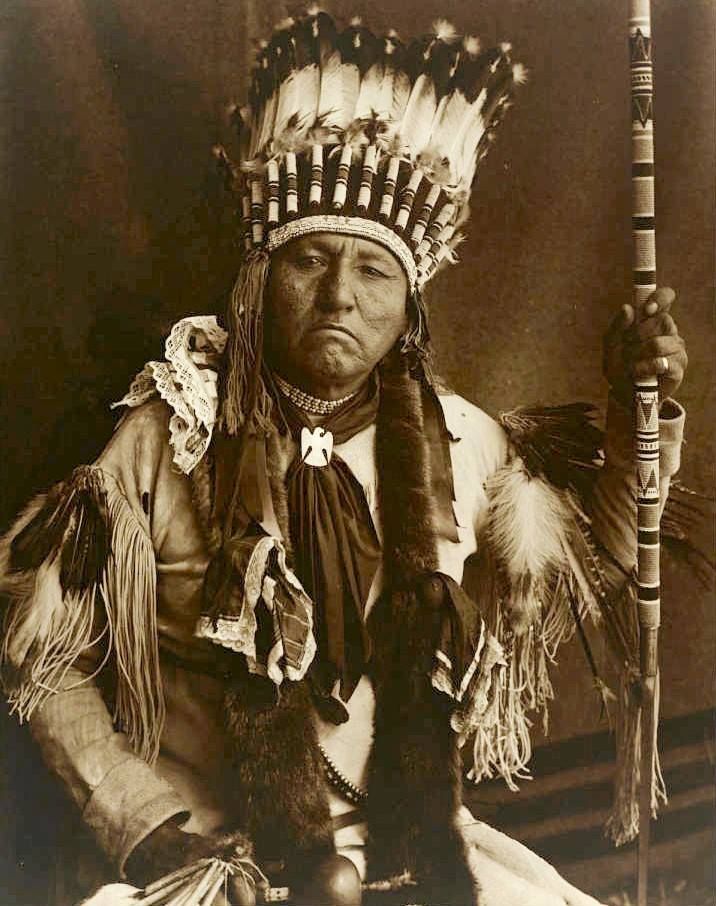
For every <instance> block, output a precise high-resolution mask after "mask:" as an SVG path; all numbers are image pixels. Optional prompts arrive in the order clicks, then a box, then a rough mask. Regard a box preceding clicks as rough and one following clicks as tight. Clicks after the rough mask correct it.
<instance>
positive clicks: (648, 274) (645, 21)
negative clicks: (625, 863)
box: [629, 0, 660, 906]
mask: <svg viewBox="0 0 716 906" xmlns="http://www.w3.org/2000/svg"><path fill="white" fill-rule="evenodd" d="M629 13H630V15H629V49H630V60H631V120H632V232H633V236H634V305H635V307H636V308H640V307H641V306H643V305H644V304H645V303H646V301H647V299H648V298H649V296H650V295H651V293H653V292H654V290H655V289H656V236H655V230H654V123H653V95H652V60H651V15H650V8H649V0H630V10H629ZM634 410H635V432H634V433H635V446H636V461H637V543H638V548H637V606H638V611H639V631H640V668H641V683H642V713H641V765H640V787H639V854H638V871H637V875H638V879H637V902H638V906H646V903H647V886H648V869H649V822H650V819H651V817H652V814H653V802H652V784H653V778H654V772H655V752H656V730H657V722H658V714H657V704H656V695H657V693H656V686H657V674H658V649H657V642H658V630H659V622H660V602H659V594H660V590H659V589H660V578H659V383H658V379H657V377H656V376H649V377H646V378H641V379H639V380H637V381H636V382H635V388H634Z"/></svg>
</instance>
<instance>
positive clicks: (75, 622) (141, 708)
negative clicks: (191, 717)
mask: <svg viewBox="0 0 716 906" xmlns="http://www.w3.org/2000/svg"><path fill="white" fill-rule="evenodd" d="M110 551H111V554H110ZM0 591H2V592H3V593H5V594H6V595H7V597H8V599H9V604H8V608H7V612H6V615H5V626H4V641H3V648H2V662H3V682H4V685H5V688H6V690H7V692H8V698H9V701H10V705H11V708H12V709H13V710H14V711H17V713H18V715H19V717H20V719H21V720H28V719H29V718H30V717H31V716H32V714H33V712H34V711H35V709H36V708H38V707H39V706H40V705H41V704H42V702H43V701H44V700H45V699H46V698H47V696H48V695H51V694H52V693H53V692H55V691H59V690H60V689H62V688H63V678H64V675H65V673H66V671H67V669H68V668H69V667H71V666H72V665H73V664H74V663H75V661H76V660H77V658H78V657H80V656H81V655H86V656H88V657H89V658H90V659H91V660H92V661H93V662H95V663H97V664H98V665H97V666H96V668H95V671H94V673H93V674H92V676H89V677H88V681H89V680H90V679H91V678H92V677H93V676H95V675H96V674H97V673H99V672H100V670H102V668H103V667H104V665H105V664H106V663H109V662H110V656H113V660H112V666H113V668H114V673H115V677H114V679H115V715H114V716H115V719H116V720H117V721H118V722H119V723H120V725H121V726H122V728H123V730H124V731H125V732H126V733H127V736H128V737H129V740H130V743H131V744H132V746H133V747H134V749H135V751H136V752H137V753H138V754H140V755H141V756H142V757H143V758H144V759H145V760H147V761H149V762H152V761H153V760H154V759H155V758H156V755H157V753H158V751H159V739H160V736H161V732H162V726H163V722H164V700H163V696H162V688H161V674H160V671H159V652H158V642H157V625H156V567H155V561H154V551H153V548H152V542H151V539H150V537H149V535H148V534H147V532H146V530H145V529H144V527H143V526H141V525H140V524H139V523H138V521H137V519H136V517H135V516H134V514H133V513H132V512H131V510H130V509H129V505H128V503H127V501H126V499H125V497H124V496H123V495H122V493H121V492H120V490H119V488H118V487H117V485H116V484H115V482H114V480H113V479H112V478H111V477H110V476H108V475H107V474H106V473H105V472H103V471H102V470H101V469H98V468H95V467H91V466H88V467H83V468H80V469H76V470H75V472H74V473H73V476H72V478H71V479H70V480H69V481H67V482H63V483H60V484H58V485H56V486H55V487H54V488H53V489H52V490H51V491H50V492H49V493H48V494H47V495H42V496H40V497H38V498H36V499H35V500H34V501H33V502H32V503H31V504H30V506H29V507H28V509H27V510H26V511H25V512H24V513H23V514H22V515H21V516H20V518H19V519H18V521H17V523H16V524H15V526H14V527H13V528H12V529H11V530H10V532H9V533H8V534H7V535H6V536H5V538H4V539H3V540H2V545H1V549H0ZM98 651H99V652H102V653H99V654H98V653H97V652H98Z"/></svg>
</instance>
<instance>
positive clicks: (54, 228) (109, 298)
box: [0, 0, 716, 739]
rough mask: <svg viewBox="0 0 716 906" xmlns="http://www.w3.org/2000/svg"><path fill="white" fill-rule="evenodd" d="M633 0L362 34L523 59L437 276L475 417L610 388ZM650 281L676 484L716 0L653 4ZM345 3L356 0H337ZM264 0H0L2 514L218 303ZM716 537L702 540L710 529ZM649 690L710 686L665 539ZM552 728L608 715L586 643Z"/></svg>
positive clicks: (694, 412)
mask: <svg viewBox="0 0 716 906" xmlns="http://www.w3.org/2000/svg"><path fill="white" fill-rule="evenodd" d="M625 7H626V3H625V2H624V0H537V2H535V0H481V2H480V3H479V4H477V3H474V2H472V0H442V2H441V3H437V2H435V3H432V4H431V3H428V2H421V3H420V4H413V3H407V2H405V0H381V2H380V3H376V2H375V0H370V3H369V4H368V7H367V9H365V10H363V13H364V16H365V18H366V20H367V23H368V24H369V25H370V26H371V27H373V28H374V29H375V30H378V31H380V30H384V29H387V28H388V27H395V28H397V29H398V31H399V32H400V33H401V34H402V35H403V36H410V35H412V34H414V33H415V32H416V31H417V30H422V29H426V28H427V27H428V26H429V24H430V22H431V21H432V20H433V19H434V18H436V17H437V16H438V15H442V16H447V17H449V18H451V19H452V20H453V21H454V23H455V24H456V25H457V27H458V29H459V30H461V31H474V32H477V33H478V34H480V35H481V36H482V37H483V38H484V39H485V41H486V42H490V41H497V40H505V39H509V40H510V41H511V42H512V44H513V46H514V56H515V58H516V59H519V60H522V61H524V63H525V64H526V65H527V67H528V68H529V70H530V79H529V82H528V84H527V85H526V86H525V87H524V88H523V89H521V91H520V92H519V98H518V102H517V104H516V106H515V108H514V109H513V110H512V111H511V112H510V115H509V117H508V118H507V121H506V123H505V125H504V127H503V129H502V131H501V133H500V136H499V139H498V142H497V144H496V145H495V147H494V149H493V150H492V152H491V155H490V156H489V157H488V159H487V161H486V162H485V166H484V168H483V170H482V174H481V176H480V179H479V183H478V186H477V191H476V194H475V197H474V204H473V217H472V224H471V227H470V230H469V238H468V241H467V242H466V243H465V244H464V245H463V246H462V248H461V254H462V257H463V258H464V259H465V262H464V264H463V265H462V266H461V267H457V268H453V269H450V271H449V273H447V274H443V275H441V276H440V277H439V278H438V279H437V280H436V281H435V285H434V288H433V290H432V293H431V296H432V305H431V309H432V329H433V334H434V338H435V342H436V346H437V349H438V355H439V363H440V366H441V368H442V372H443V374H444V376H445V377H446V378H447V380H448V381H449V382H451V383H452V384H453V385H454V386H455V388H456V389H457V390H459V391H460V392H461V393H463V394H464V395H466V396H467V397H469V398H470V399H472V400H474V401H475V402H477V403H478V404H479V405H481V406H482V407H483V408H484V409H486V410H488V411H490V412H493V413H495V412H497V411H499V410H500V409H504V408H509V407H511V406H513V405H516V404H518V403H525V402H534V401H543V402H555V403H556V402H563V401H568V400H573V399H575V398H587V399H591V400H594V401H596V402H599V403H603V402H604V399H605V387H604V385H603V384H602V383H601V380H600V336H601V333H602V331H603V329H604V327H605V326H606V324H607V322H608V320H609V318H610V317H611V316H612V314H613V313H614V312H615V311H616V310H617V308H618V306H619V305H620V304H621V303H622V302H623V301H625V300H628V298H629V285H630V284H629V280H630V232H629V213H630V195H629V192H630V180H629V164H630V160H629V154H630V143H629V127H630V123H629V104H628V85H629V78H628V60H627V51H626V37H625V29H626V24H625V17H626V11H625ZM653 7H654V14H653V16H654V23H653V25H654V35H655V43H656V48H655V57H656V76H655V81H656V87H655V94H656V103H655V110H656V142H657V146H656V153H657V218H658V227H659V232H658V261H659V277H660V281H661V282H663V283H668V284H671V285H673V286H675V287H676V288H677V290H678V292H679V302H678V307H677V308H676V310H675V313H676V315H677V317H678V319H679V323H680V326H681V329H682V333H683V334H684V336H685V337H686V339H687V341H688V344H689V351H690V369H689V376H688V379H687V382H686V383H685V384H684V387H683V389H682V391H681V393H680V399H681V400H682V401H683V403H684V404H685V405H686V407H687V409H688V413H689V414H688V422H687V436H688V444H687V446H686V448H685V450H684V464H683V470H682V478H683V480H684V481H685V482H686V483H688V484H689V485H691V486H692V487H694V488H696V489H698V490H700V491H705V492H709V493H710V492H711V489H712V485H713V461H714V433H713V423H714V415H715V414H716V407H715V405H714V354H713V342H714V329H713V328H714V324H713V311H714V310H713V281H714V206H713V200H714V91H713V88H714V7H713V4H712V3H711V2H709V0H655V2H654V4H653ZM327 8H328V9H329V11H331V12H333V13H334V14H336V15H337V16H338V17H339V18H342V19H343V20H344V21H345V19H347V18H348V17H349V16H350V15H352V14H353V13H354V12H356V8H355V7H354V6H353V4H349V3H348V2H346V0H335V2H331V3H329V4H328V7H327ZM288 11H291V8H290V6H289V5H286V4H284V3H278V2H269V3H266V2H264V3H261V2H259V0H244V2H237V0H192V2H184V0H5V2H4V3H3V4H2V5H1V8H0V39H1V40H2V43H3V47H2V59H3V66H4V71H3V72H2V74H1V75H0V128H1V129H2V130H3V132H4V135H3V137H2V139H3V140H2V141H0V154H2V155H3V157H2V161H1V162H0V172H2V174H3V184H2V188H1V189H0V192H1V194H2V198H1V204H0V218H1V220H2V232H1V235H2V253H1V260H2V268H3V272H2V279H1V281H0V286H1V287H2V293H3V304H2V318H1V332H0V394H1V399H0V405H1V407H2V411H0V450H1V451H2V452H1V454H0V455H1V456H2V460H1V461H2V463H3V470H2V477H3V481H2V483H1V484H0V494H1V497H0V521H1V522H2V524H6V523H7V521H8V519H9V518H10V516H11V514H12V513H13V512H14V511H15V510H16V509H17V508H18V507H19V506H20V505H21V504H22V502H23V501H24V500H25V499H26V498H27V496H28V495H29V494H30V493H31V492H32V491H34V490H36V489H39V488H43V487H45V486H47V484H48V483H49V482H50V481H52V480H54V479H56V478H59V477H61V476H62V475H63V474H65V473H66V472H67V471H68V470H69V469H70V468H72V466H73V465H74V464H76V463H77V462H80V461H83V460H85V461H86V460H87V459H89V458H90V457H93V456H94V455H96V453H97V452H98V451H99V449H100V448H101V446H102V445H103V443H104V440H105V439H106V437H107V434H108V432H109V431H110V430H111V427H112V424H113V422H114V418H113V416H111V415H110V414H109V412H108V409H107V406H108V403H109V402H110V401H111V400H113V399H117V398H119V397H120V396H121V395H122V394H123V392H124V390H125V388H126V386H127V384H128V381H129V379H130V378H131V376H132V375H133V373H134V372H135V371H136V370H137V369H138V368H139V367H140V366H141V364H142V363H143V362H144V361H145V360H146V359H147V358H150V357H155V358H156V357H160V355H161V337H162V335H163V334H164V333H166V331H167V330H168V328H169V326H170V325H171V323H172V322H173V321H174V320H176V319H177V318H179V317H181V316H184V315H186V314H190V313H198V312H206V311H216V310H217V309H219V308H220V307H221V306H222V304H223V303H222V301H221V298H222V294H223V293H224V292H225V290H226V288H227V286H228V285H229V284H230V282H231V280H232V278H233V274H234V271H235V268H236V255H235V250H234V246H233V242H232V237H231V235H230V230H229V229H228V224H229V223H230V212H229V211H228V208H227V204H226V199H225V198H224V196H223V191H222V189H221V186H220V183H219V181H218V179H217V178H216V176H215V175H214V168H213V163H212V159H211V154H210V149H211V146H212V144H213V143H214V142H216V141H217V140H222V141H224V142H226V143H227V144H230V135H229V130H228V128H227V126H226V116H225V110H226V107H227V105H228V104H229V103H230V102H231V101H234V100H242V98H243V89H244V86H245V82H246V71H247V59H248V53H249V50H250V47H251V44H252V39H254V38H257V37H260V36H262V35H265V34H266V33H267V32H268V30H269V29H270V27H271V25H272V24H273V23H274V22H275V21H277V20H278V19H280V18H281V17H282V16H283V15H284V14H285V13H286V12H288ZM711 546H713V545H711ZM664 573H665V577H664V579H665V594H664V605H663V610H664V627H663V632H662V651H663V656H662V657H663V675H664V676H663V679H664V682H663V688H664V692H663V709H664V713H665V714H666V715H667V716H675V715H683V714H687V713H690V712H694V711H699V710H702V709H705V708H708V707H709V706H710V704H711V701H712V698H711V694H712V693H711V687H712V670H713V662H714V658H713V655H714V625H715V621H714V612H713V611H714V609H713V604H714V596H713V590H712V589H711V588H708V589H707V588H705V587H704V586H703V585H701V584H699V582H698V581H697V580H696V578H695V576H694V574H693V571H692V570H691V569H690V568H689V567H688V566H685V565H683V564H680V563H678V562H675V561H673V560H672V558H671V557H670V556H669V555H668V554H667V555H666V556H665V565H664ZM559 677H560V678H559V680H558V696H557V701H556V703H555V707H554V721H553V735H554V738H556V739H560V738H566V737H570V736H572V735H574V734H584V733H591V732H593V731H595V730H598V729H601V728H602V724H601V723H600V716H599V709H598V706H597V704H596V703H594V702H593V698H592V696H591V694H590V692H589V681H588V677H587V672H586V670H585V669H584V661H583V655H582V653H581V651H580V650H579V649H578V647H576V646H571V647H570V648H568V649H567V650H566V651H565V653H564V655H563V657H562V664H561V665H560V669H559Z"/></svg>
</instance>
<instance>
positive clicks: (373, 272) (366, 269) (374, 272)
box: [361, 264, 388, 277]
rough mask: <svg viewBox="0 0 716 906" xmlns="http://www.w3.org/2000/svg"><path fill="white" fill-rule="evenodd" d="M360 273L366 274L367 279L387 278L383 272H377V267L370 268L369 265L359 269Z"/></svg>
mask: <svg viewBox="0 0 716 906" xmlns="http://www.w3.org/2000/svg"><path fill="white" fill-rule="evenodd" d="M361 272H362V273H364V274H366V276H368V277H387V276H388V275H387V274H384V273H383V271H379V270H378V268H377V267H371V266H370V264H364V265H363V267H362V268H361Z"/></svg>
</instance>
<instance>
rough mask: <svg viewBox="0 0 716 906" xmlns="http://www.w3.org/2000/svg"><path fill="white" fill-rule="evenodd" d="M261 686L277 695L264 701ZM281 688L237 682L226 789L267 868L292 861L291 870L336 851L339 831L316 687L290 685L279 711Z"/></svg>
mask: <svg viewBox="0 0 716 906" xmlns="http://www.w3.org/2000/svg"><path fill="white" fill-rule="evenodd" d="M261 684H264V689H265V691H267V692H268V693H269V696H268V699H267V700H264V701H261V699H260V692H259V690H258V688H257V687H259V686H260V685H261ZM268 687H271V688H268ZM274 689H275V687H274V686H273V683H271V682H270V680H263V679H262V678H249V677H246V676H244V677H240V676H237V677H235V678H234V679H233V680H232V681H231V683H230V686H229V688H228V690H227V692H226V696H225V713H226V724H227V729H228V731H229V736H230V739H231V741H232V745H231V751H230V753H229V768H228V769H229V776H228V777H227V783H226V789H227V791H228V795H229V796H230V799H231V802H230V805H231V811H232V813H233V814H234V815H235V816H237V818H239V819H240V820H241V819H243V824H244V826H245V827H246V830H247V831H248V833H249V834H250V835H251V836H252V838H253V840H254V845H255V847H256V854H257V857H258V859H259V861H266V860H280V859H288V862H289V869H290V861H291V860H292V859H293V860H298V861H303V860H305V859H308V860H309V861H310V860H313V859H314V858H319V857H320V856H321V855H325V854H327V853H331V852H333V850H334V846H333V828H332V825H331V816H330V811H329V807H328V799H327V797H326V795H325V791H324V774H323V764H322V761H321V754H320V751H319V748H318V738H317V735H316V729H315V726H314V723H313V720H312V715H311V702H310V691H309V688H308V685H307V684H306V683H292V682H288V681H287V682H284V683H283V684H282V685H281V691H280V694H279V695H278V697H277V700H276V702H275V704H274V703H273V701H272V699H273V696H274V694H275V693H274ZM257 693H258V694H257ZM289 854H290V855H289Z"/></svg>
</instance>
